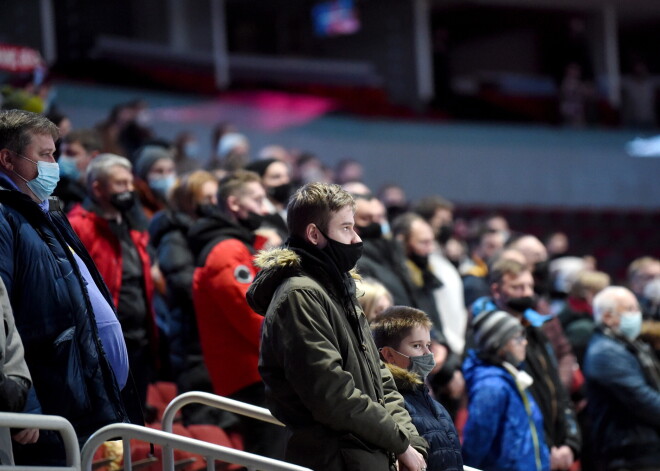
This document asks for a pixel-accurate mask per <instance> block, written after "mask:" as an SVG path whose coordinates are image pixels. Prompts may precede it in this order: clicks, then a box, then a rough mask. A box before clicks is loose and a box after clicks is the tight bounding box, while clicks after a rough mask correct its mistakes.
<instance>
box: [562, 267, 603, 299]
mask: <svg viewBox="0 0 660 471" xmlns="http://www.w3.org/2000/svg"><path fill="white" fill-rule="evenodd" d="M609 285H610V275H608V274H607V273H605V272H602V271H592V270H584V271H581V272H579V273H578V274H577V276H576V278H575V281H574V282H573V284H572V285H571V290H570V293H569V294H570V295H571V296H573V297H576V298H580V299H586V296H587V293H589V292H591V293H593V294H596V293H599V292H600V291H602V290H603V289H605V288H607V287H608V286H609Z"/></svg>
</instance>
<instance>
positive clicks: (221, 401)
mask: <svg viewBox="0 0 660 471" xmlns="http://www.w3.org/2000/svg"><path fill="white" fill-rule="evenodd" d="M188 404H204V405H205V406H209V407H215V408H216V409H222V410H226V411H228V412H233V413H235V414H240V415H244V416H246V417H251V418H253V419H257V420H261V421H263V422H269V423H271V424H275V425H280V426H282V427H284V424H283V423H282V422H280V421H279V420H277V419H276V418H275V417H273V414H271V413H270V411H269V410H268V409H265V408H263V407H258V406H253V405H252V404H246V403H244V402H240V401H235V400H234V399H229V398H226V397H222V396H217V395H215V394H210V393H205V392H199V391H192V392H187V393H184V394H181V395H180V396H177V397H175V398H174V399H173V400H172V402H170V403H169V404H168V405H167V407H166V408H165V412H163V418H162V420H161V422H162V427H163V431H164V432H170V433H172V428H173V426H174V417H175V416H176V413H177V412H179V410H180V409H181V408H182V407H184V406H187V405H188ZM173 466H174V449H173V448H172V447H170V446H165V447H163V467H164V469H174V468H173Z"/></svg>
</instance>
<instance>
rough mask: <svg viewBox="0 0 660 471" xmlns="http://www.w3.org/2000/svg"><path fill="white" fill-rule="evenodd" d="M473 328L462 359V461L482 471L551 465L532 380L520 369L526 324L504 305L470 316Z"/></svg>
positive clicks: (520, 470)
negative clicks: (464, 414) (464, 394)
mask: <svg viewBox="0 0 660 471" xmlns="http://www.w3.org/2000/svg"><path fill="white" fill-rule="evenodd" d="M473 330H474V339H475V349H474V350H470V351H469V353H468V356H467V358H466V360H465V363H464V365H463V371H464V375H465V380H466V383H467V388H468V396H469V399H468V401H469V402H468V404H469V405H468V419H467V423H466V424H465V429H464V431H463V457H464V458H465V463H466V464H468V465H470V466H474V467H477V468H480V469H483V470H484V471H514V470H515V471H531V470H537V471H542V470H543V471H548V470H550V460H549V451H548V446H547V445H546V443H545V440H544V437H543V415H542V414H541V411H540V409H539V407H538V406H537V404H536V401H535V400H534V397H533V396H532V394H530V392H529V387H530V386H531V385H532V384H533V382H534V381H533V379H532V378H531V376H529V375H528V374H527V373H526V372H525V371H522V370H521V369H520V365H521V364H522V363H523V362H524V361H525V356H526V353H525V349H526V346H527V339H526V338H525V329H524V327H523V326H522V325H521V324H520V322H519V321H518V320H517V319H516V318H515V317H513V316H511V315H510V314H508V313H506V312H504V311H489V312H486V313H483V314H480V315H479V316H478V317H476V318H474V322H473ZM553 469H557V468H553Z"/></svg>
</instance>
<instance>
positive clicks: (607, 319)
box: [600, 311, 618, 327]
mask: <svg viewBox="0 0 660 471" xmlns="http://www.w3.org/2000/svg"><path fill="white" fill-rule="evenodd" d="M617 318H618V316H617V315H616V314H614V313H613V312H612V311H607V312H605V313H603V315H602V316H601V318H600V322H601V324H605V325H606V326H608V327H615V326H616V321H617Z"/></svg>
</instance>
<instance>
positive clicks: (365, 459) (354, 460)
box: [339, 434, 390, 471]
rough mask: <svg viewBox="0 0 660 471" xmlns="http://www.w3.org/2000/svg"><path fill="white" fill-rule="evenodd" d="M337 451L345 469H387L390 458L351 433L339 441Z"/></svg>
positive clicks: (352, 470) (376, 470)
mask: <svg viewBox="0 0 660 471" xmlns="http://www.w3.org/2000/svg"><path fill="white" fill-rule="evenodd" d="M339 452H340V455H341V459H342V461H343V463H344V470H345V471H388V470H389V469H390V459H389V456H388V454H387V453H386V452H385V451H384V450H381V449H379V448H375V447H373V446H369V445H367V444H366V443H364V442H363V441H362V440H360V439H359V438H357V437H356V436H355V435H353V434H348V435H344V436H343V437H342V438H341V440H340V443H339Z"/></svg>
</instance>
